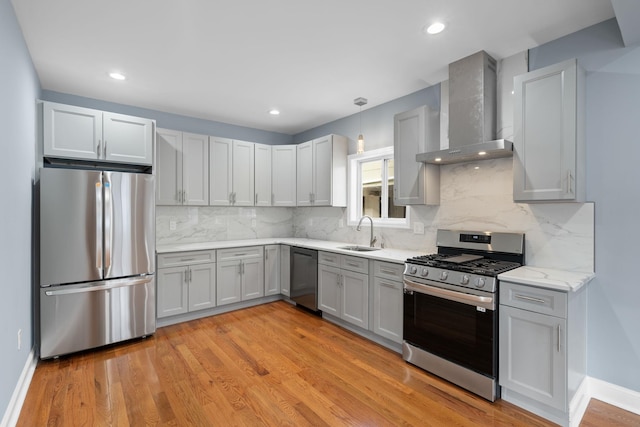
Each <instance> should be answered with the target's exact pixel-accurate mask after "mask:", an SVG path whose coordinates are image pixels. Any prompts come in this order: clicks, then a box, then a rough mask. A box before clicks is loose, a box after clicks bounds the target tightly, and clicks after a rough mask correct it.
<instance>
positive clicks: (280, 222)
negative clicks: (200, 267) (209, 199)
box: [156, 206, 294, 245]
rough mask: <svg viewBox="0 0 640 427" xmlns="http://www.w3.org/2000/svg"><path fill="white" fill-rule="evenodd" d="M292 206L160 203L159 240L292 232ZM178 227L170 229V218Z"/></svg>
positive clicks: (188, 240)
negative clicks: (257, 206)
mask: <svg viewBox="0 0 640 427" xmlns="http://www.w3.org/2000/svg"><path fill="white" fill-rule="evenodd" d="M293 210H294V209H293V208H254V207H246V208H241V207H218V206H189V207H185V206H157V207H156V243H157V244H158V245H163V244H170V243H201V242H213V241H224V240H242V239H260V238H266V237H291V236H293ZM172 221H173V222H175V230H171V222H172Z"/></svg>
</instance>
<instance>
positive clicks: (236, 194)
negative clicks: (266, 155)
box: [209, 136, 255, 206]
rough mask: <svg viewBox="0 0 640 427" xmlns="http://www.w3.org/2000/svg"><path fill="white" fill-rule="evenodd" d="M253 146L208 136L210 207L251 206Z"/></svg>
mask: <svg viewBox="0 0 640 427" xmlns="http://www.w3.org/2000/svg"><path fill="white" fill-rule="evenodd" d="M254 145H255V144H254V143H253V142H246V141H235V140H231V139H228V138H218V137H214V136H211V137H209V168H210V169H209V204H210V205H211V206H254V204H255V189H254V159H255V157H254Z"/></svg>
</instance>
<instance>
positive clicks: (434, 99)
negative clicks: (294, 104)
mask: <svg viewBox="0 0 640 427" xmlns="http://www.w3.org/2000/svg"><path fill="white" fill-rule="evenodd" d="M425 104H426V105H428V106H430V107H431V108H433V109H435V110H436V111H437V110H438V109H439V108H440V84H436V85H433V86H430V87H428V88H426V89H422V90H419V91H417V92H414V93H411V94H409V95H406V96H403V97H401V98H397V99H394V100H393V101H389V102H387V103H385V104H382V105H378V106H376V107H371V108H367V109H364V108H363V110H362V117H360V113H356V114H354V115H351V116H348V117H344V118H342V119H338V120H335V121H333V122H330V123H327V124H325V125H322V126H318V127H316V128H313V129H310V130H307V131H305V132H302V133H299V134H297V135H294V136H293V143H294V144H299V143H301V142H305V141H309V140H312V139H314V138H319V137H321V136H324V135H328V134H330V133H335V134H338V135H343V136H346V137H347V138H349V154H353V153H355V152H356V140H357V139H358V134H359V133H360V121H361V120H362V134H363V135H364V141H365V150H366V151H370V150H375V149H377V148H382V147H389V146H391V145H393V116H394V115H395V114H397V113H402V112H403V111H408V110H412V109H414V108H416V107H419V106H421V105H425ZM364 107H366V105H365V106H364ZM353 108H354V109H358V107H357V106H356V105H354V106H353ZM357 111H359V110H357Z"/></svg>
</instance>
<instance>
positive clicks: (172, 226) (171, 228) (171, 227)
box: [169, 219, 177, 231]
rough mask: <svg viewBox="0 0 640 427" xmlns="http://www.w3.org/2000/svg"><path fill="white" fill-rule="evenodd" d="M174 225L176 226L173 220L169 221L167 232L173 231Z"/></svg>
mask: <svg viewBox="0 0 640 427" xmlns="http://www.w3.org/2000/svg"><path fill="white" fill-rule="evenodd" d="M176 225H177V224H176V221H175V220H173V219H172V220H171V221H169V230H170V231H175V230H176Z"/></svg>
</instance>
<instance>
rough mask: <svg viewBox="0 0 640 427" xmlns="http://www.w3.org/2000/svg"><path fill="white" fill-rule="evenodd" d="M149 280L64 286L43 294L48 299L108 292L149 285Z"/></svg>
mask: <svg viewBox="0 0 640 427" xmlns="http://www.w3.org/2000/svg"><path fill="white" fill-rule="evenodd" d="M151 280H153V276H152V275H149V276H144V277H141V278H140V279H136V280H132V279H123V280H110V281H109V283H108V284H104V285H85V286H73V285H64V286H61V288H62V289H56V290H53V291H45V294H46V295H47V296H48V297H52V296H56V295H70V294H81V293H84V292H97V291H108V290H109V289H116V288H124V287H126V286H137V285H143V284H145V283H149V282H150V281H151Z"/></svg>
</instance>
